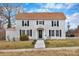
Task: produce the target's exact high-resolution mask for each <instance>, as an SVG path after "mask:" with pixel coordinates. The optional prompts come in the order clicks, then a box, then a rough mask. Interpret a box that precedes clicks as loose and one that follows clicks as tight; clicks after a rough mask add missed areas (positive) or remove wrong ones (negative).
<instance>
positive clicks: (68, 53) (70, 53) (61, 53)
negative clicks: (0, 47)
mask: <svg viewBox="0 0 79 59" xmlns="http://www.w3.org/2000/svg"><path fill="white" fill-rule="evenodd" d="M0 56H79V49H68V50H66V49H61V50H60V49H59V50H45V51H44V50H38V51H37V50H36V51H24V52H0Z"/></svg>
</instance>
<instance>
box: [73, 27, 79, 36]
mask: <svg viewBox="0 0 79 59" xmlns="http://www.w3.org/2000/svg"><path fill="white" fill-rule="evenodd" d="M73 34H74V36H75V37H79V26H78V27H77V29H76V31H75V32H74V33H73Z"/></svg>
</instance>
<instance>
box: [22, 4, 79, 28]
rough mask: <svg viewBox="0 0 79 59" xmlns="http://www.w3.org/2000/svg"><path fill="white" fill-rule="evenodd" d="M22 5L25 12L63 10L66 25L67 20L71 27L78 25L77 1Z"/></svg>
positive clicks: (78, 8)
mask: <svg viewBox="0 0 79 59" xmlns="http://www.w3.org/2000/svg"><path fill="white" fill-rule="evenodd" d="M23 7H24V11H25V12H27V13H36V12H38V13H39V12H63V13H64V14H65V15H66V26H67V23H68V22H69V23H70V28H73V29H74V28H76V27H77V26H78V25H79V3H26V4H24V5H23ZM66 28H67V27H66Z"/></svg>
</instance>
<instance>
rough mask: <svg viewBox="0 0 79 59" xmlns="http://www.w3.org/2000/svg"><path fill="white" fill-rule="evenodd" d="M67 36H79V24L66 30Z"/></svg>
mask: <svg viewBox="0 0 79 59" xmlns="http://www.w3.org/2000/svg"><path fill="white" fill-rule="evenodd" d="M66 36H67V37H79V26H78V27H77V28H76V29H70V30H69V31H67V32H66Z"/></svg>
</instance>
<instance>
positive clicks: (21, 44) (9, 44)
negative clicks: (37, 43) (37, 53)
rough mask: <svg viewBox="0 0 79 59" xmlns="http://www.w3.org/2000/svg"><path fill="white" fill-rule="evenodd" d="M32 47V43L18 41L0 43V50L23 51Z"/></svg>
mask: <svg viewBox="0 0 79 59" xmlns="http://www.w3.org/2000/svg"><path fill="white" fill-rule="evenodd" d="M33 47H34V44H33V41H18V42H7V41H0V49H23V48H33Z"/></svg>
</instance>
